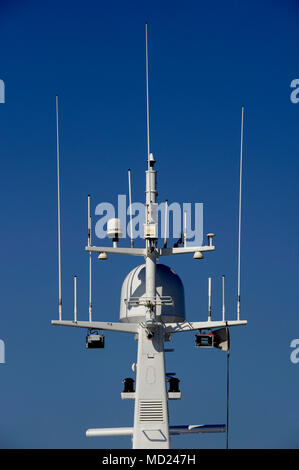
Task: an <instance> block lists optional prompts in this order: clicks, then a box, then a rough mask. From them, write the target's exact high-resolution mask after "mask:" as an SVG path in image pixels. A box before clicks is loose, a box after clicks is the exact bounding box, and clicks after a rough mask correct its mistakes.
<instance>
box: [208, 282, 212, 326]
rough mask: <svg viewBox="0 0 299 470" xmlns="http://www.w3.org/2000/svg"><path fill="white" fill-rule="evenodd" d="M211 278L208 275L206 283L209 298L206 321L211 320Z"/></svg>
mask: <svg viewBox="0 0 299 470" xmlns="http://www.w3.org/2000/svg"><path fill="white" fill-rule="evenodd" d="M211 298H212V278H211V277H209V283H208V300H209V313H208V321H211V317H212V299H211Z"/></svg>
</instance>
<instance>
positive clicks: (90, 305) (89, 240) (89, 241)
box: [87, 195, 92, 322]
mask: <svg viewBox="0 0 299 470" xmlns="http://www.w3.org/2000/svg"><path fill="white" fill-rule="evenodd" d="M87 206H88V246H91V215H90V195H88V198H87ZM91 260H92V259H91V251H90V252H89V305H88V312H89V321H90V322H91V321H92V300H91V292H92V291H91V286H92V283H91V281H92V279H91V273H92V271H91Z"/></svg>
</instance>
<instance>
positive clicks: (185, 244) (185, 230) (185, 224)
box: [184, 211, 187, 248]
mask: <svg viewBox="0 0 299 470" xmlns="http://www.w3.org/2000/svg"><path fill="white" fill-rule="evenodd" d="M186 246H187V211H184V247H185V248H186Z"/></svg>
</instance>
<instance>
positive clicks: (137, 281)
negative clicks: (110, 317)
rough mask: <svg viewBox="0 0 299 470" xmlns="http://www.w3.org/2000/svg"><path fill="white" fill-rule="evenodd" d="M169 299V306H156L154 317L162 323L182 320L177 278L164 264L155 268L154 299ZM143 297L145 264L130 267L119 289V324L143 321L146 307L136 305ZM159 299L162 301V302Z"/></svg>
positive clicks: (181, 293) (182, 302) (182, 300)
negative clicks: (170, 300)
mask: <svg viewBox="0 0 299 470" xmlns="http://www.w3.org/2000/svg"><path fill="white" fill-rule="evenodd" d="M166 296H167V297H171V299H172V301H173V304H172V305H157V306H156V317H157V319H159V318H160V319H161V320H162V321H164V322H175V323H176V322H182V321H184V320H185V295H184V286H183V283H182V281H181V279H180V277H179V276H178V275H177V274H176V273H175V272H174V271H173V270H172V269H171V268H170V267H169V266H166V265H164V264H159V263H158V264H157V265H156V297H157V299H159V298H163V297H166ZM143 297H145V264H142V265H141V266H137V267H136V268H134V269H133V270H132V271H131V272H130V273H129V274H128V275H127V277H126V278H125V280H124V282H123V285H122V289H121V300H120V321H121V322H130V323H138V322H140V321H144V320H145V313H146V307H145V306H144V305H138V303H137V302H138V299H140V300H141V301H142V298H143ZM162 300H163V299H162Z"/></svg>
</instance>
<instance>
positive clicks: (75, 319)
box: [74, 276, 77, 322]
mask: <svg viewBox="0 0 299 470" xmlns="http://www.w3.org/2000/svg"><path fill="white" fill-rule="evenodd" d="M74 322H77V276H74Z"/></svg>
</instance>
